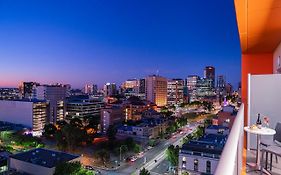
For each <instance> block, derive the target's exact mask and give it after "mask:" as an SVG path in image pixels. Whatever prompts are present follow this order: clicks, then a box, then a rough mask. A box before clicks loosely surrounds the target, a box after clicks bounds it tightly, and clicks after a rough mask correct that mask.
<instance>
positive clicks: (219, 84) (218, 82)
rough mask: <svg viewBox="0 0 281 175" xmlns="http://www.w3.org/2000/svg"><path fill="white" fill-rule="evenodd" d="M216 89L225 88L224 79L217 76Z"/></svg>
mask: <svg viewBox="0 0 281 175" xmlns="http://www.w3.org/2000/svg"><path fill="white" fill-rule="evenodd" d="M217 88H219V89H224V88H225V77H224V76H223V75H219V76H218V80H217Z"/></svg>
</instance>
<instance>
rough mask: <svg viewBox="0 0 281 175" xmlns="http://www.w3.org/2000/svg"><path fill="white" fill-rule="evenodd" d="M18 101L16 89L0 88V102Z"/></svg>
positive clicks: (17, 90)
mask: <svg viewBox="0 0 281 175" xmlns="http://www.w3.org/2000/svg"><path fill="white" fill-rule="evenodd" d="M15 99H19V89H18V88H0V100H15Z"/></svg>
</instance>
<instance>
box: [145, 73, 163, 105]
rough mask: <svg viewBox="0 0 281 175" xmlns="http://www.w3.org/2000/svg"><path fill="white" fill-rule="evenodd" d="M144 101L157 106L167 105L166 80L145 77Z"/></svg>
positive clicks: (158, 77) (155, 76) (152, 76)
mask: <svg viewBox="0 0 281 175" xmlns="http://www.w3.org/2000/svg"><path fill="white" fill-rule="evenodd" d="M145 84H146V100H148V101H150V102H153V103H155V104H156V105H157V106H166V105H167V79H166V78H164V77H161V76H158V75H151V76H148V77H146V80H145Z"/></svg>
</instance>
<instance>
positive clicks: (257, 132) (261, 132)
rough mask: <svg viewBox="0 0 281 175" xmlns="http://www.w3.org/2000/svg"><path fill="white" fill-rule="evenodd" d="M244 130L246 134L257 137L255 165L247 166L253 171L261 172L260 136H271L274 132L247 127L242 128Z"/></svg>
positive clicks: (269, 129)
mask: <svg viewBox="0 0 281 175" xmlns="http://www.w3.org/2000/svg"><path fill="white" fill-rule="evenodd" d="M244 130H245V131H246V132H248V133H251V134H255V135H257V151H256V163H255V164H248V165H250V166H251V167H254V168H255V170H261V160H260V151H261V136H262V135H263V136H272V135H274V134H276V131H275V130H274V129H271V128H267V127H261V128H255V129H251V128H250V127H249V126H246V127H244Z"/></svg>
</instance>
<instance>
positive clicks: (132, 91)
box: [121, 79, 139, 98]
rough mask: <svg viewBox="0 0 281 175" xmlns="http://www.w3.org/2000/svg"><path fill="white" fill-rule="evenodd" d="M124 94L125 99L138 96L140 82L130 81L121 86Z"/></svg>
mask: <svg viewBox="0 0 281 175" xmlns="http://www.w3.org/2000/svg"><path fill="white" fill-rule="evenodd" d="M121 90H122V93H123V94H124V95H125V97H127V98H129V97H131V96H138V94H139V81H138V80H137V79H128V80H126V81H125V82H124V83H123V84H122V85H121Z"/></svg>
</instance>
